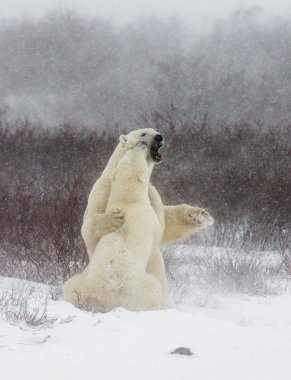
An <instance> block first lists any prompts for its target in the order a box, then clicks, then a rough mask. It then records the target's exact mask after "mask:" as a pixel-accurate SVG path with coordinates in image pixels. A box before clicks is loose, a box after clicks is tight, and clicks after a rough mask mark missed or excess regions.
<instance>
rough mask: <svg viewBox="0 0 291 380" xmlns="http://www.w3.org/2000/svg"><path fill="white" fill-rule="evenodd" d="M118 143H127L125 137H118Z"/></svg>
mask: <svg viewBox="0 0 291 380" xmlns="http://www.w3.org/2000/svg"><path fill="white" fill-rule="evenodd" d="M119 141H120V142H123V143H125V142H126V141H127V137H126V136H125V135H121V136H120V137H119Z"/></svg>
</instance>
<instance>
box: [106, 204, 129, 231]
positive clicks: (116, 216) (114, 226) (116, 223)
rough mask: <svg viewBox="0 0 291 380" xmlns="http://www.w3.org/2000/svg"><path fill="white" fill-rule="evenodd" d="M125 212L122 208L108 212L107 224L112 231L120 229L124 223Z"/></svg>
mask: <svg viewBox="0 0 291 380" xmlns="http://www.w3.org/2000/svg"><path fill="white" fill-rule="evenodd" d="M124 218H125V217H124V212H123V211H122V210H120V209H116V210H113V211H110V212H109V213H107V214H106V224H107V226H108V230H109V231H110V232H113V231H116V230H118V229H119V228H120V227H121V226H122V225H123V223H124Z"/></svg>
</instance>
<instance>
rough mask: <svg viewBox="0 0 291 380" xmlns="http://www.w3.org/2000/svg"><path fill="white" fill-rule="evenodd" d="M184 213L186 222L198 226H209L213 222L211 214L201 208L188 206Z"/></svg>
mask: <svg viewBox="0 0 291 380" xmlns="http://www.w3.org/2000/svg"><path fill="white" fill-rule="evenodd" d="M184 215H185V218H186V220H187V222H188V223H191V224H194V225H197V226H199V227H206V226H211V224H213V218H212V216H211V215H210V214H209V213H208V212H207V211H206V210H204V209H203V208H199V207H191V206H188V207H186V209H185V214H184Z"/></svg>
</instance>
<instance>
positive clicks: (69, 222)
mask: <svg viewBox="0 0 291 380" xmlns="http://www.w3.org/2000/svg"><path fill="white" fill-rule="evenodd" d="M56 4H57V3H55V2H53V1H50V2H47V3H43V2H42V3H40V2H36V1H16V0H11V1H10V2H9V3H8V2H6V1H5V2H3V1H0V15H1V16H0V165H1V171H0V240H1V249H0V256H1V263H2V266H1V273H0V274H3V275H9V276H18V277H23V278H29V279H34V280H38V281H42V282H51V283H56V282H57V281H60V280H61V281H64V280H65V279H66V278H68V277H69V276H70V275H71V274H72V273H75V272H76V270H78V269H80V268H83V267H84V265H85V264H86V261H87V257H86V252H85V249H84V245H83V242H82V240H81V237H80V228H81V223H82V216H83V212H84V210H85V207H86V202H87V198H88V194H89V191H90V189H91V187H92V185H93V183H94V182H95V180H96V179H97V178H98V176H99V175H100V173H101V171H102V169H103V167H104V165H105V164H106V162H107V160H108V158H109V157H110V155H111V153H112V151H113V149H114V147H115V146H116V144H117V141H118V136H119V134H120V133H126V132H128V131H130V130H133V129H137V128H142V127H153V128H155V129H157V130H158V131H160V132H161V133H162V134H163V135H164V137H165V141H166V146H165V152H164V160H163V162H162V163H161V164H160V165H159V166H158V167H157V168H156V169H155V170H154V173H153V182H154V184H155V185H156V187H157V189H158V191H159V192H160V194H161V196H162V199H163V201H164V203H165V204H169V203H170V204H178V203H184V202H185V203H186V202H187V203H189V204H192V205H197V206H200V207H205V208H206V209H208V210H209V211H210V213H211V214H212V215H213V216H214V219H215V225H214V226H213V227H212V228H211V229H209V230H208V231H207V232H205V233H201V234H199V235H197V237H195V244H196V245H197V244H200V245H203V246H218V247H224V248H229V249H231V254H229V253H227V256H226V257H225V258H224V261H223V260H222V261H219V262H218V263H215V265H214V263H213V261H211V260H213V258H210V257H208V256H207V257H206V258H205V260H206V261H205V263H206V268H207V270H208V272H207V271H206V272H207V273H208V274H209V278H210V281H212V283H213V276H214V275H215V274H217V273H223V275H224V276H228V279H229V278H230V277H231V278H232V280H233V287H234V288H235V289H238V290H243V289H244V286H245V285H247V286H248V288H249V289H251V290H250V291H253V292H263V293H264V292H268V291H269V290H268V289H269V288H268V287H266V286H265V284H266V282H265V278H266V277H267V278H269V277H270V276H271V274H270V273H271V272H270V270H269V268H268V270H267V271H264V272H262V270H263V269H264V270H265V268H266V266H265V265H260V263H261V261H260V260H261V259H262V257H261V256H260V255H259V256H256V255H255V256H254V255H253V254H252V255H251V257H252V260H251V261H250V256H249V255H248V254H249V252H250V251H253V250H256V252H262V251H264V250H271V251H274V252H276V253H277V254H278V255H279V259H278V260H279V266H278V268H279V269H278V271H277V272H276V273H275V272H274V271H273V272H272V276H273V275H280V276H282V275H284V276H286V275H287V276H290V273H291V259H290V224H291V223H290V212H291V199H290V188H291V187H290V186H291V179H290V141H291V139H290V125H291V101H290V100H291V16H290V9H291V5H290V4H289V3H288V2H287V1H283V0H281V1H276V2H264V3H263V2H262V1H257V2H253V1H247V2H243V6H242V5H241V4H240V3H239V2H237V1H233V2H231V1H221V2H219V4H220V6H219V7H218V6H217V2H214V1H210V0H208V1H206V2H203V5H201V4H202V3H201V4H200V2H198V3H195V4H197V5H193V4H192V2H190V1H186V0H184V1H179V2H176V1H172V2H166V1H165V0H164V1H160V2H152V3H148V2H147V3H145V2H141V1H140V2H138V1H135V2H133V1H124V2H117V1H115V2H114V1H113V2H106V3H105V2H101V1H100V2H98V1H94V2H93V1H84V2H82V5H81V3H80V4H79V3H78V2H73V1H72V2H62V3H60V4H58V6H57V8H55V6H56ZM257 5H263V9H261V8H260V7H257ZM190 243H192V241H190ZM238 257H239V258H240V259H239V260H238ZM253 258H255V259H253ZM207 260H208V261H207ZM253 260H255V261H253ZM256 260H258V261H256ZM258 263H259V264H258ZM192 264H193V263H192ZM173 267H174V266H173V264H172V268H173ZM197 268H198V267H197ZM199 268H200V267H199ZM211 268H212V269H211ZM210 269H211V270H210ZM219 270H221V272H219ZM225 273H227V275H226V274H225ZM260 274H261V280H262V281H261V282H260V283H259V285H258V276H259V275H260ZM251 276H252V277H251ZM219 281H221V279H220V280H219ZM213 284H214V285H213V286H214V287H215V286H218V285H217V283H213ZM266 289H267V290H266Z"/></svg>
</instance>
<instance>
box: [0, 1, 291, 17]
mask: <svg viewBox="0 0 291 380" xmlns="http://www.w3.org/2000/svg"><path fill="white" fill-rule="evenodd" d="M241 5H242V6H244V7H249V6H255V5H257V6H259V7H261V8H263V9H264V13H265V14H266V15H267V16H268V15H270V14H279V15H285V14H288V13H289V14H291V1H290V0H62V1H60V0H42V1H40V0H8V1H7V0H0V18H6V19H7V18H11V17H19V16H22V15H25V16H31V15H33V16H41V15H42V14H44V13H45V12H46V11H48V10H51V9H53V8H55V7H56V6H61V7H63V8H66V7H69V8H75V9H78V10H80V11H81V12H82V13H85V14H90V15H99V16H102V17H105V18H108V19H111V20H114V21H115V22H117V23H124V22H127V21H130V20H131V19H133V18H135V17H136V16H145V15H151V14H157V15H159V16H162V17H163V16H168V15H172V14H175V15H179V16H180V17H182V18H183V19H186V20H187V21H189V22H195V21H200V22H201V20H202V21H203V22H204V21H209V20H212V19H213V18H216V17H221V16H223V15H227V14H228V13H229V12H231V11H233V10H235V9H237V8H238V7H239V6H241Z"/></svg>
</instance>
